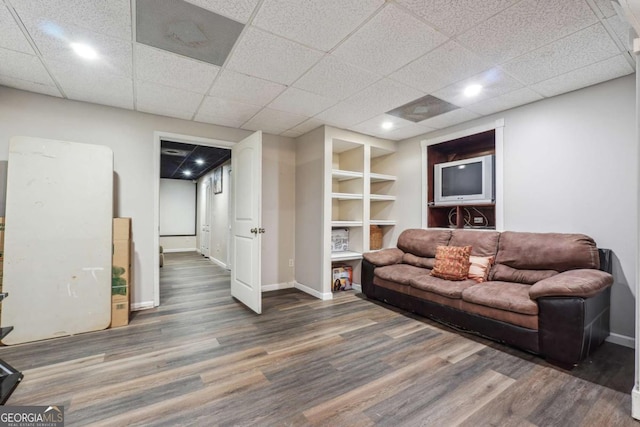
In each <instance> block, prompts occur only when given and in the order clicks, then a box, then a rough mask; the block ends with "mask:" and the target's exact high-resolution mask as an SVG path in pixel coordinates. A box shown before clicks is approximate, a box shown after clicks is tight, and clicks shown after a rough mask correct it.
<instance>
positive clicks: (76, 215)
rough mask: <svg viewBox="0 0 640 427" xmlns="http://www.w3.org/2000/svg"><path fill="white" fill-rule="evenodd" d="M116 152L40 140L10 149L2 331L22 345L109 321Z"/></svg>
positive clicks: (22, 140)
mask: <svg viewBox="0 0 640 427" xmlns="http://www.w3.org/2000/svg"><path fill="white" fill-rule="evenodd" d="M112 218H113V152H112V151H111V149H109V148H108V147H104V146H100V145H92V144H80V143H75V142H64V141H54V140H48V139H42V138H30V137H13V138H11V141H10V143H9V169H8V173H7V208H6V215H5V245H4V253H5V260H4V278H3V285H2V289H3V292H7V293H8V294H9V296H8V298H7V299H5V300H4V301H3V302H2V312H1V317H0V326H3V327H4V326H13V327H14V330H13V331H12V332H11V333H10V334H9V335H7V336H6V337H5V338H4V339H3V340H2V342H3V344H8V345H12V344H19V343H24V342H29V341H36V340H42V339H48V338H54V337H60V336H65V335H73V334H78V333H82V332H89V331H95V330H100V329H105V328H107V327H108V326H109V323H110V320H111V252H112V237H111V235H112V234H111V233H112Z"/></svg>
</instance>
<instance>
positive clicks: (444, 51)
mask: <svg viewBox="0 0 640 427" xmlns="http://www.w3.org/2000/svg"><path fill="white" fill-rule="evenodd" d="M491 65H492V64H491V63H490V62H489V61H487V60H486V59H483V58H481V57H479V56H478V55H476V54H474V53H473V52H471V51H470V50H469V49H467V48H465V47H463V46H461V45H460V44H459V43H457V42H456V41H454V40H451V41H449V42H447V43H445V44H444V45H442V46H440V47H438V48H436V49H434V50H433V51H432V52H429V53H428V54H426V55H424V56H423V57H422V58H419V59H418V60H416V61H414V62H412V63H411V64H409V65H407V66H406V67H404V68H402V69H400V70H398V71H397V72H395V73H393V74H392V75H391V76H390V77H391V78H393V79H395V80H398V81H401V82H403V83H405V84H408V85H409V86H412V87H415V88H418V89H420V90H423V91H425V92H426V93H431V92H433V91H435V90H438V89H442V88H443V87H445V86H448V85H450V84H452V83H455V82H457V81H460V80H462V79H465V78H467V77H469V76H472V75H474V74H476V73H479V72H480V71H482V70H486V69H487V68H489V67H490V66H491Z"/></svg>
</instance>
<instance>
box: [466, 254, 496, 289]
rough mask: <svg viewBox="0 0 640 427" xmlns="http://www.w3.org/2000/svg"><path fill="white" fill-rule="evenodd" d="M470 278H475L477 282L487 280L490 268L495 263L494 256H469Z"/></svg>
mask: <svg viewBox="0 0 640 427" xmlns="http://www.w3.org/2000/svg"><path fill="white" fill-rule="evenodd" d="M469 262H470V263H471V265H469V274H468V276H469V279H473V280H474V281H475V282H477V283H482V282H486V281H487V278H488V277H489V270H491V265H493V257H492V256H473V255H471V256H470V257H469Z"/></svg>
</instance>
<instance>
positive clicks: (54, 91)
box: [0, 75, 62, 98]
mask: <svg viewBox="0 0 640 427" xmlns="http://www.w3.org/2000/svg"><path fill="white" fill-rule="evenodd" d="M0 86H7V87H13V88H16V89H20V90H26V91H28V92H35V93H41V94H43V95H50V96H57V97H58V98H62V94H61V93H60V91H59V90H58V88H57V87H55V86H49V85H43V84H40V83H34V82H30V81H27V80H20V79H16V78H13V77H7V76H2V75H0Z"/></svg>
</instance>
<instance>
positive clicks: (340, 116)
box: [315, 102, 374, 128]
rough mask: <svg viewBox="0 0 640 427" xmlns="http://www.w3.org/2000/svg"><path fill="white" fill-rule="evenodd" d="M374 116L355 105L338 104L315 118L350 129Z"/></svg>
mask: <svg viewBox="0 0 640 427" xmlns="http://www.w3.org/2000/svg"><path fill="white" fill-rule="evenodd" d="M373 116H374V114H370V113H368V112H363V111H362V110H361V109H360V108H358V107H356V106H354V105H351V104H347V103H346V102H341V103H340V104H336V105H334V106H333V107H331V108H329V109H327V110H325V111H323V112H322V113H320V114H317V115H316V116H315V118H316V119H318V120H321V121H323V122H325V123H328V124H330V125H333V126H337V127H341V128H350V127H351V126H353V125H356V124H358V123H361V122H363V121H365V120H367V119H370V118H371V117H373Z"/></svg>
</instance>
